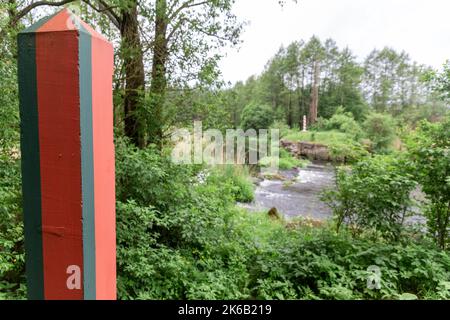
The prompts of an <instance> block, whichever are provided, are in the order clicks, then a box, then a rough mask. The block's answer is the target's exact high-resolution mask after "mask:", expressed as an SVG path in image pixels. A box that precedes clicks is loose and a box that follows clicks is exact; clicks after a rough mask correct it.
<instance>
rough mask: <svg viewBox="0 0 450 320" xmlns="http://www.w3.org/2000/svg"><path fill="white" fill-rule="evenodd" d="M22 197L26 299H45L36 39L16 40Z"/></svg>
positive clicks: (28, 36) (27, 36)
mask: <svg viewBox="0 0 450 320" xmlns="http://www.w3.org/2000/svg"><path fill="white" fill-rule="evenodd" d="M18 51H19V52H18V58H19V61H18V77H19V101H20V119H21V123H20V127H21V134H20V140H21V144H20V145H21V161H22V163H21V165H22V177H23V178H22V194H23V213H24V226H25V250H26V254H27V258H26V277H27V286H28V299H32V300H43V299H44V266H43V251H42V212H41V210H42V207H41V176H40V155H39V123H38V119H39V118H38V117H39V115H38V103H37V83H36V38H35V34H33V33H20V34H19V36H18Z"/></svg>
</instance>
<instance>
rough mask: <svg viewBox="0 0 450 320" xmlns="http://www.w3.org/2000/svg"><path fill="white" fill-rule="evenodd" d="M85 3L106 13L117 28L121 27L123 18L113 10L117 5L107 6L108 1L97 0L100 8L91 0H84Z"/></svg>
mask: <svg viewBox="0 0 450 320" xmlns="http://www.w3.org/2000/svg"><path fill="white" fill-rule="evenodd" d="M82 1H83V2H84V3H86V4H87V5H88V6H89V7H91V8H92V9H94V10H95V11H97V12H98V13H104V14H105V15H106V16H107V17H108V18H109V20H110V21H111V23H112V24H113V25H114V26H115V27H116V28H117V29H120V24H121V19H120V18H119V16H118V15H117V14H116V13H115V12H114V11H113V10H112V9H114V8H116V7H114V6H106V3H105V2H104V1H101V0H95V1H96V2H98V4H99V6H100V7H99V8H97V7H96V6H94V5H93V4H92V2H91V1H90V0H82Z"/></svg>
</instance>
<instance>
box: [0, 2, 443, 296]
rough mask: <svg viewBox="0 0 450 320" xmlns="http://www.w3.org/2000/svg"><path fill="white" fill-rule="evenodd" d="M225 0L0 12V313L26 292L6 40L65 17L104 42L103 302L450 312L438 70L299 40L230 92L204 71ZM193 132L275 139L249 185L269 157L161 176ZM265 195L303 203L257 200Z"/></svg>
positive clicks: (223, 20) (222, 36) (214, 56)
mask: <svg viewBox="0 0 450 320" xmlns="http://www.w3.org/2000/svg"><path fill="white" fill-rule="evenodd" d="M274 1H275V0H274ZM275 2H277V1H275ZM278 2H279V5H280V6H283V5H285V4H286V3H285V1H278ZM234 3H235V1H234V0H211V1H200V0H197V1H196V0H82V1H71V0H63V1H58V0H53V1H31V0H7V1H2V2H1V3H0V79H1V82H0V83H1V85H0V300H3V299H26V294H27V286H26V277H25V252H24V227H23V212H22V207H23V204H22V188H21V183H22V182H21V181H22V180H21V157H20V114H19V95H18V79H17V40H16V39H17V35H18V32H20V31H21V30H23V29H24V28H25V27H27V26H29V25H31V24H32V23H35V22H36V21H38V20H39V19H40V18H42V17H44V16H47V15H49V14H53V13H55V12H57V10H60V9H62V8H64V7H68V8H69V9H70V10H72V11H73V12H74V13H75V14H77V15H79V16H80V17H81V18H82V19H83V20H84V21H86V22H87V23H88V24H90V25H92V26H93V27H94V28H95V29H96V30H97V31H99V32H100V33H101V34H103V35H104V36H105V37H106V38H107V39H108V40H109V41H110V42H111V43H112V44H113V46H114V77H113V101H114V142H115V161H116V217H117V220H116V228H117V240H116V243H117V294H118V299H122V300H134V299H143V300H148V299H152V300H159V299H162V300H167V299H188V300H190V299H207V300H217V299H233V300H234V299H259V300H272V299H280V300H359V299H376V300H379V299H394V300H411V299H412V300H415V299H420V300H422V299H424V300H426V299H430V300H447V299H450V251H449V250H450V238H449V235H450V60H448V61H442V67H441V68H439V69H436V68H433V67H431V66H427V65H426V64H422V63H420V62H417V61H414V60H413V59H412V58H411V57H410V55H409V54H408V53H407V52H404V51H401V52H400V51H397V50H395V49H393V48H390V47H384V48H374V49H373V51H372V52H371V53H370V54H369V55H368V56H367V57H365V58H364V59H360V58H358V57H357V56H356V55H355V54H354V53H353V51H352V48H349V47H339V46H338V44H337V42H336V41H335V40H333V39H321V38H319V37H317V36H313V37H311V38H309V39H300V38H299V39H298V40H297V41H294V42H292V43H290V44H289V45H287V46H280V48H279V50H278V51H277V52H273V55H272V58H271V59H270V60H269V61H267V63H266V65H265V67H264V68H263V69H262V70H261V71H260V73H258V74H255V75H251V76H249V78H248V79H247V80H246V81H238V82H236V83H229V82H226V81H225V80H224V79H223V78H222V76H221V72H220V68H219V62H220V60H221V59H222V58H223V55H224V54H223V52H224V50H225V48H228V47H236V46H239V45H240V44H241V35H242V32H243V31H244V30H245V23H244V22H243V21H242V20H241V19H240V17H239V16H237V15H236V14H235V13H234V11H233V10H232V8H233V5H234ZM297 5H298V6H300V7H301V6H302V1H299V3H298V4H297ZM194 121H201V122H202V126H203V130H208V129H216V130H219V131H221V132H223V133H225V132H226V130H228V129H243V130H248V129H255V130H259V129H277V130H279V132H280V139H281V140H280V145H281V149H280V153H279V169H280V170H279V172H278V173H277V174H275V175H273V174H271V175H264V174H263V173H262V168H264V167H266V166H267V163H268V162H270V157H265V158H261V159H258V163H257V164H256V165H247V164H239V165H208V164H206V163H203V164H192V165H180V164H176V163H174V162H173V161H172V158H171V156H172V150H173V148H174V140H173V139H172V136H173V134H174V132H176V130H177V129H180V128H186V129H187V130H188V131H192V130H193V128H194ZM304 123H306V124H307V125H306V128H305V126H304ZM317 150H319V151H317ZM318 167H320V171H319V172H316V171H314V170H316V169H317V168H318ZM311 170H312V171H311ZM323 170H325V171H323ZM311 172H312V173H311ZM324 172H325V174H327V175H329V176H326V177H330V178H329V182H327V183H326V185H323V186H321V187H320V188H318V189H317V190H315V189H314V190H313V192H312V191H311V190H310V189H309V185H307V186H303V187H302V186H301V183H310V182H309V180H308V179H309V178H311V177H312V178H311V179H313V180H314V179H316V178H317V179H322V178H323V174H324ZM305 177H308V179H306V178H305ZM320 177H322V178H320ZM301 179H303V181H302V180H301ZM323 179H325V178H323ZM326 179H328V178H326ZM327 181H328V180H327ZM311 183H312V184H311V185H312V186H315V184H314V183H315V182H314V181H312V182H311ZM273 185H276V186H278V187H277V188H279V189H277V190H278V191H277V192H279V193H283V194H285V197H286V198H283V199H282V200H280V201H279V202H289V201H291V200H289V199H291V198H290V197H293V196H295V197H305V198H301V199H311V204H310V205H311V206H310V207H308V203H305V204H304V206H303V204H302V202H298V203H297V202H294V200H292V203H291V205H290V206H289V203H288V204H286V209H285V210H286V211H285V210H284V209H283V207H282V205H283V204H282V203H281V204H280V205H278V203H276V202H275V200H273V202H271V201H272V200H270V199H271V198H270V197H266V198H261V197H262V196H261V194H263V193H264V192H268V190H269V191H271V192H274V191H273V190H274V189H268V188H274V187H273ZM270 186H272V187H270ZM300 187H301V188H302V189H299V188H300ZM264 188H266V189H264ZM293 190H294V191H293ZM299 190H300V191H299ZM286 194H288V195H287V196H286ZM310 196H311V198H306V197H310ZM299 199H300V198H299ZM261 201H262V205H261V206H257V205H255V203H256V204H258V203H259V202H261ZM306 201H307V202H308V201H309V200H306ZM267 203H268V205H267ZM260 204H261V203H260ZM306 207H308V210H307V209H305V208H306ZM311 208H312V209H311ZM317 208H320V212H319V209H317ZM310 209H311V212H313V213H312V215H310V214H309V213H310V212H309V210H310ZM315 210H316V211H317V212H316V211H315ZM307 211H308V212H307ZM314 212H316V214H314ZM374 266H375V267H376V268H378V269H379V270H380V271H381V276H380V279H378V280H379V281H378V282H377V285H376V286H375V287H373V286H370V285H369V282H371V281H372V280H373V273H372V272H371V271H370V270H371V268H373V267H374ZM380 281H381V282H380ZM375 282H376V281H375Z"/></svg>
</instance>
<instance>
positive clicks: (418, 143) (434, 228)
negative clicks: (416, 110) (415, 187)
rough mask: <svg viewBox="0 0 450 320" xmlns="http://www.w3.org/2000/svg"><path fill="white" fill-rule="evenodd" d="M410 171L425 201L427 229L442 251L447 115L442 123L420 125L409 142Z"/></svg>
mask: <svg viewBox="0 0 450 320" xmlns="http://www.w3.org/2000/svg"><path fill="white" fill-rule="evenodd" d="M407 145H408V152H409V158H410V159H411V172H412V174H414V177H415V179H416V180H417V181H418V182H419V183H420V185H421V186H422V190H423V192H424V193H425V195H426V197H427V199H428V205H427V209H426V211H425V214H426V216H427V218H428V229H429V232H430V234H431V235H432V236H433V238H434V239H435V240H436V242H437V243H438V244H439V245H440V246H441V247H442V248H445V247H446V246H447V244H448V243H449V232H450V116H447V118H446V119H445V121H443V122H442V123H436V124H431V123H429V122H422V123H421V124H420V126H419V128H418V130H417V132H416V133H413V134H412V135H411V136H410V138H409V141H408V144H407Z"/></svg>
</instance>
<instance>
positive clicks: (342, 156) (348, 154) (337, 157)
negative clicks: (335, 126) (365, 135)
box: [284, 120, 368, 163]
mask: <svg viewBox="0 0 450 320" xmlns="http://www.w3.org/2000/svg"><path fill="white" fill-rule="evenodd" d="M325 122H326V120H325ZM284 139H285V140H287V141H304V142H313V143H319V144H323V145H325V146H327V147H328V149H329V152H330V156H331V159H332V160H333V161H336V162H346V163H353V162H356V161H358V160H360V159H362V158H364V157H365V156H367V155H368V152H367V150H366V148H365V147H364V146H363V145H362V144H361V143H360V142H358V141H356V140H355V139H354V137H353V136H351V135H349V134H346V133H343V132H339V131H335V130H332V131H307V132H302V131H295V130H292V131H291V132H290V133H289V134H287V135H286V136H285V138H284Z"/></svg>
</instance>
